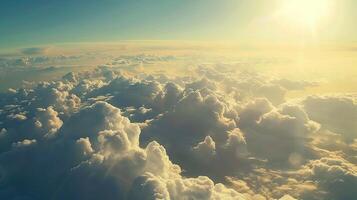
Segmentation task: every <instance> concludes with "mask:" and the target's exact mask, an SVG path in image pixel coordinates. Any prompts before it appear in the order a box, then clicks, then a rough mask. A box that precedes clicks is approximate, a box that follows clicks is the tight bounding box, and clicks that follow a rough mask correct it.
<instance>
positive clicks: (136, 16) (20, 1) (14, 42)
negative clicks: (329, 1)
mask: <svg viewBox="0 0 357 200" xmlns="http://www.w3.org/2000/svg"><path fill="white" fill-rule="evenodd" d="M276 1H279V0H276ZM343 1H344V2H349V1H350V2H351V0H343ZM272 2H274V1H267V0H221V1H218V0H151V1H150V0H103V1H96V0H61V1H59V0H57V1H55V0H1V1H0V5H1V6H0V35H1V37H0V44H1V45H0V48H8V47H22V46H32V45H45V44H54V43H66V42H68V43H71V42H108V41H118V40H242V41H244V40H245V39H246V38H249V39H252V38H258V39H267V40H271V39H272V37H270V36H269V34H271V35H274V37H275V38H279V39H280V37H279V34H281V33H279V31H276V32H278V33H275V32H274V33H270V28H269V24H268V25H266V27H265V29H264V28H262V29H261V30H260V25H258V26H257V27H258V28H257V27H255V28H251V27H252V26H253V25H252V24H254V21H258V20H260V18H264V17H266V16H268V15H270V13H271V11H272V10H273V9H274V8H275V7H276V3H275V4H274V3H272ZM345 4H347V3H345ZM350 4H351V3H350ZM351 5H355V3H352V4H351ZM345 7H348V6H346V5H345ZM343 12H344V14H343V15H342V11H341V13H339V16H340V18H341V19H340V21H343V23H341V22H339V24H337V25H338V26H340V28H339V29H341V27H342V26H343V27H344V29H343V30H345V29H346V30H345V32H344V34H345V36H344V37H348V38H349V37H350V35H355V34H354V33H355V32H356V31H355V30H354V29H355V28H351V26H352V25H351V24H353V23H352V22H354V21H352V20H350V19H349V18H351V15H346V14H345V13H346V12H345V10H344V11H343ZM342 19H343V20H342ZM349 21H351V22H349ZM265 24H267V23H265ZM335 25H336V23H335ZM346 27H347V28H346ZM336 30H337V28H336ZM267 32H268V33H267ZM324 32H325V35H326V38H327V39H336V37H337V36H336V35H339V34H340V33H338V34H337V33H335V32H336V31H330V30H324ZM331 32H332V33H331ZM340 32H341V31H340ZM331 34H332V35H331ZM285 35H286V34H285ZM274 37H273V38H274Z"/></svg>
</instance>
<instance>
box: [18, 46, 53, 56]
mask: <svg viewBox="0 0 357 200" xmlns="http://www.w3.org/2000/svg"><path fill="white" fill-rule="evenodd" d="M46 50H47V48H43V47H31V48H24V49H21V53H22V54H24V55H36V54H43V53H44V52H45V51H46Z"/></svg>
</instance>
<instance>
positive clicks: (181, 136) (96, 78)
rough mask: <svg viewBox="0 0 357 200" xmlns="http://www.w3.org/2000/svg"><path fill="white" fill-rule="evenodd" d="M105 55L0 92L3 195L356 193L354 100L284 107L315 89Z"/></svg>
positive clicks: (156, 59)
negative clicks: (101, 60)
mask: <svg viewBox="0 0 357 200" xmlns="http://www.w3.org/2000/svg"><path fill="white" fill-rule="evenodd" d="M110 58H111V62H108V63H107V64H106V65H103V66H100V67H98V68H96V69H94V70H92V69H90V70H88V71H82V72H78V73H75V72H71V73H67V74H65V75H64V76H63V77H62V78H60V79H58V80H53V81H45V82H39V83H34V84H32V85H31V86H29V87H27V88H18V89H10V90H8V91H7V92H3V93H0V198H1V199H2V198H4V199H179V200H180V199H249V200H250V199H251V200H260V199H261V200H263V199H282V200H290V199H294V198H296V199H313V200H318V199H353V197H355V196H356V193H355V192H354V190H353V188H352V186H353V185H355V184H356V181H355V180H356V172H355V171H356V169H355V167H354V165H355V164H356V157H355V156H354V154H355V153H356V152H357V148H356V147H357V145H356V141H357V140H356V137H355V135H356V134H355V130H356V127H355V123H354V121H356V118H357V117H356V113H355V111H356V100H355V97H354V96H352V95H350V96H349V95H336V96H332V95H331V96H311V97H307V98H303V99H300V100H291V99H289V98H287V97H286V94H288V93H289V92H290V91H292V90H302V89H304V88H306V87H311V86H314V85H315V84H314V83H313V82H308V81H304V80H302V81H300V80H289V79H286V78H276V77H269V76H268V75H262V74H259V73H256V72H247V71H244V70H240V69H237V65H230V64H212V63H208V64H203V65H199V66H198V67H197V68H194V67H192V68H191V66H190V67H187V68H185V67H183V68H182V69H180V70H183V71H184V72H185V73H183V74H184V75H182V74H180V73H178V74H175V75H172V74H170V75H169V73H166V72H165V71H162V69H161V68H160V70H158V71H155V70H157V68H156V67H154V66H155V64H158V63H168V62H171V61H177V57H170V56H167V57H166V56H154V55H146V54H143V55H136V56H114V57H113V56H112V57H110ZM49 59H50V60H53V59H54V58H49ZM58 59H59V58H58ZM63 59H64V60H66V59H70V58H69V57H68V56H66V58H63ZM73 59H75V58H73ZM10 60H11V59H10ZM35 60H36V59H35V57H32V58H22V61H23V62H24V63H23V64H24V66H25V65H26V66H28V65H30V63H35ZM8 61H9V60H6V63H10V61H9V62H8ZM37 61H38V62H39V63H40V62H42V61H41V59H39V60H37ZM43 61H44V60H43ZM26 62H27V63H28V64H26ZM44 62H48V61H44ZM42 63H43V62H42ZM144 64H145V66H149V67H148V69H145V70H147V71H150V70H152V71H154V72H151V73H148V72H145V70H144V69H142V68H144V67H143V65H144ZM132 67H138V68H136V69H133V68H132ZM150 67H153V68H150ZM139 68H140V69H139ZM139 71H141V72H139ZM178 71H179V70H178ZM186 72H187V73H186ZM336 116H342V117H336ZM24 166H26V167H24Z"/></svg>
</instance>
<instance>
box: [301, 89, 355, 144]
mask: <svg viewBox="0 0 357 200" xmlns="http://www.w3.org/2000/svg"><path fill="white" fill-rule="evenodd" d="M303 104H304V106H305V110H306V112H307V113H308V114H309V116H310V117H311V119H313V120H315V121H317V122H319V123H321V124H322V126H323V128H325V129H328V130H330V131H333V132H335V133H338V134H341V135H343V137H344V138H345V139H346V141H348V142H352V141H353V140H354V139H355V138H356V136H357V124H356V120H357V101H356V97H354V96H348V95H335V96H310V97H308V98H306V99H305V100H304V102H303Z"/></svg>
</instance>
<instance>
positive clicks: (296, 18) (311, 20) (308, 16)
mask: <svg viewBox="0 0 357 200" xmlns="http://www.w3.org/2000/svg"><path fill="white" fill-rule="evenodd" d="M330 7H331V0H283V1H282V2H281V8H280V9H279V16H280V17H282V18H283V19H284V20H286V21H287V22H288V23H291V25H299V26H304V27H307V28H315V27H316V26H317V25H318V24H319V23H320V22H321V21H322V20H323V19H324V18H325V17H327V16H328V15H329V12H330Z"/></svg>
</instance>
